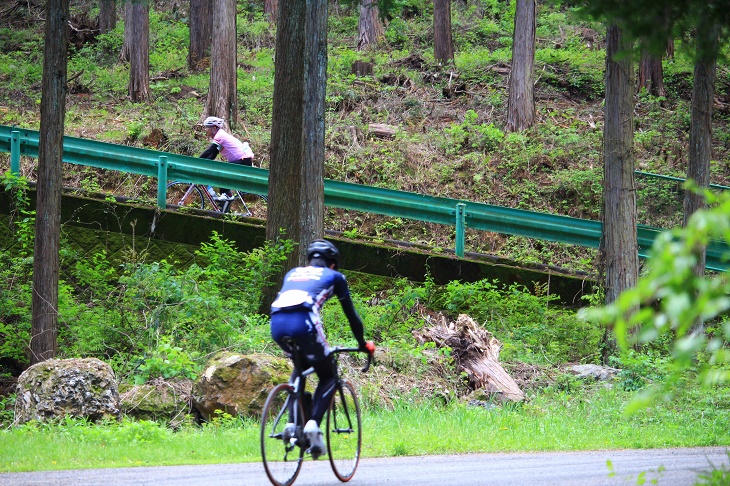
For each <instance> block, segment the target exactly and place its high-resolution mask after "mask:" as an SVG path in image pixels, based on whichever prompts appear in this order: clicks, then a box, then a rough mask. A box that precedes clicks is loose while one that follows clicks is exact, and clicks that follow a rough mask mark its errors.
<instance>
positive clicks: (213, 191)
mask: <svg viewBox="0 0 730 486" xmlns="http://www.w3.org/2000/svg"><path fill="white" fill-rule="evenodd" d="M208 194H210V195H211V196H215V189H213V186H208Z"/></svg>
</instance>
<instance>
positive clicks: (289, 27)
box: [263, 0, 328, 311]
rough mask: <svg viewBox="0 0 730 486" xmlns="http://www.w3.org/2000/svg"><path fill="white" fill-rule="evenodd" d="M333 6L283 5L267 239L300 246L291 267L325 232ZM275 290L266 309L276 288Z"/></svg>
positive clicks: (311, 0)
mask: <svg viewBox="0 0 730 486" xmlns="http://www.w3.org/2000/svg"><path fill="white" fill-rule="evenodd" d="M327 4H328V0H302V1H297V2H289V1H287V2H282V3H281V4H280V5H279V7H280V10H279V24H278V28H277V34H276V68H275V75H274V106H273V113H272V126H271V149H270V151H271V153H270V159H271V162H270V169H269V207H268V218H267V221H266V239H267V240H270V241H276V240H278V239H280V238H282V236H283V238H286V239H291V240H293V241H294V242H296V243H298V244H299V248H298V250H297V251H296V252H295V254H292V255H290V257H289V260H288V261H287V266H289V267H293V266H296V265H299V264H302V263H304V261H305V258H306V249H307V246H308V245H309V243H310V242H311V241H312V240H315V239H317V238H321V237H322V236H323V231H324V230H323V227H324V128H325V125H324V119H325V116H324V111H325V110H324V106H325V88H326V81H327ZM282 276H283V273H282ZM271 290H272V291H270V292H269V293H268V295H267V297H266V298H265V299H264V303H263V306H264V308H265V307H267V306H268V305H269V304H270V303H271V300H272V299H273V296H274V294H275V292H276V288H272V289H271ZM267 311H268V310H267Z"/></svg>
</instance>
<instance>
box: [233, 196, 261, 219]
mask: <svg viewBox="0 0 730 486" xmlns="http://www.w3.org/2000/svg"><path fill="white" fill-rule="evenodd" d="M235 195H236V198H235V199H234V200H233V201H231V202H230V206H229V207H228V212H229V213H233V214H236V215H239V216H249V217H254V218H259V219H266V205H267V204H266V203H267V202H268V200H267V198H266V196H263V195H261V194H250V193H248V192H238V191H236V192H235Z"/></svg>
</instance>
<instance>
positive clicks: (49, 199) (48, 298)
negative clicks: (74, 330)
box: [30, 0, 69, 364]
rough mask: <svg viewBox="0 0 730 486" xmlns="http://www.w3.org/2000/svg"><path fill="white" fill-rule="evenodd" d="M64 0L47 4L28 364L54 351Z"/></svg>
mask: <svg viewBox="0 0 730 486" xmlns="http://www.w3.org/2000/svg"><path fill="white" fill-rule="evenodd" d="M68 21H69V0H48V2H47V3H46V26H45V41H44V47H43V81H42V91H41V126H40V135H39V136H40V139H39V145H38V186H37V188H38V197H37V202H36V223H35V224H36V226H35V243H34V249H33V296H32V304H31V305H32V308H31V338H30V350H31V364H35V363H39V362H41V361H45V360H47V359H50V358H54V357H55V356H56V354H57V352H58V337H57V336H58V278H59V277H58V276H59V255H58V254H59V250H60V240H61V160H62V157H63V127H64V119H65V116H66V75H67V57H68Z"/></svg>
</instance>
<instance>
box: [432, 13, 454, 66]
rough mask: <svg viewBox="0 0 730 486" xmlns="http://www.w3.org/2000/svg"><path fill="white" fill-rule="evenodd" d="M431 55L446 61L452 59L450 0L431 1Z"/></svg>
mask: <svg viewBox="0 0 730 486" xmlns="http://www.w3.org/2000/svg"><path fill="white" fill-rule="evenodd" d="M433 57H434V58H435V59H436V60H437V61H439V62H441V63H444V64H445V63H447V62H449V61H453V60H454V41H453V38H452V37H451V0H434V2H433Z"/></svg>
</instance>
